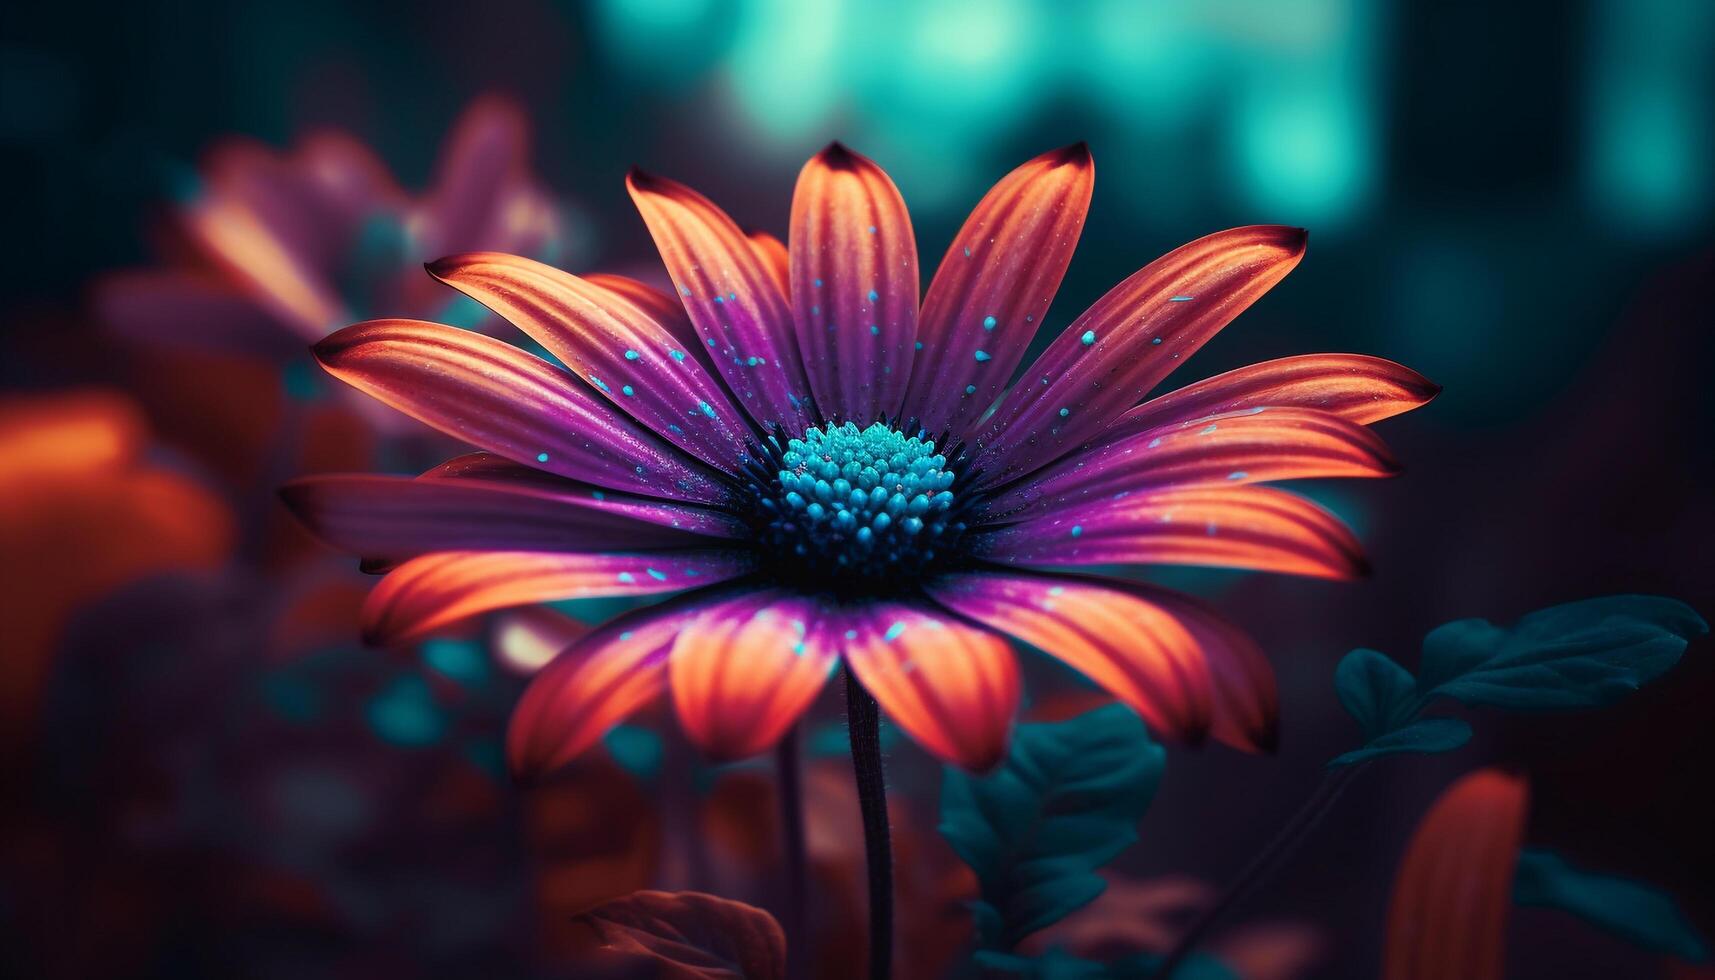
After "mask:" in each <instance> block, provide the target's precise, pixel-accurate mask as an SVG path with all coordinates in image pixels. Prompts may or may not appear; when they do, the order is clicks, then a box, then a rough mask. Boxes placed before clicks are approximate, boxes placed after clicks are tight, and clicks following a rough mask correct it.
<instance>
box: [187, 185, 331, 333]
mask: <svg viewBox="0 0 1715 980" xmlns="http://www.w3.org/2000/svg"><path fill="white" fill-rule="evenodd" d="M181 218H182V222H183V226H184V228H185V231H186V234H187V235H189V237H190V238H191V240H192V241H194V242H195V243H196V244H197V245H198V246H199V247H200V248H201V250H202V251H203V253H204V254H206V255H207V256H208V257H209V258H210V259H212V260H213V261H214V262H215V263H216V264H217V265H219V266H220V267H221V268H222V269H223V270H224V271H225V272H226V273H227V274H229V275H231V276H232V277H233V278H234V279H235V280H236V281H238V282H240V283H243V285H244V287H245V289H246V290H247V291H248V292H249V293H250V295H251V296H253V297H254V298H255V300H256V302H257V303H259V304H261V306H262V307H263V308H264V309H266V310H267V311H268V312H269V313H270V314H271V315H273V316H274V317H276V318H277V319H279V320H280V322H282V323H285V324H289V325H290V326H291V328H292V329H293V330H294V331H295V332H296V333H297V334H298V336H299V337H301V338H303V339H305V340H317V339H320V338H321V337H323V336H325V335H326V334H327V333H328V331H330V330H332V329H334V328H335V327H336V326H338V325H339V324H341V323H349V322H350V321H351V320H352V316H351V315H350V313H349V312H347V310H346V307H345V304H344V303H343V302H342V301H341V300H340V298H339V297H338V296H337V295H335V293H334V292H333V290H332V289H331V288H330V287H329V286H328V285H327V283H326V282H324V281H323V279H322V277H321V275H320V273H319V272H318V270H317V267H316V256H314V255H312V254H309V253H308V251H307V250H306V249H305V248H300V247H294V244H293V242H292V239H291V238H288V237H282V236H281V235H279V234H278V233H277V232H276V229H274V228H272V227H270V226H269V225H268V223H267V222H266V221H264V220H263V218H262V216H261V215H259V214H258V213H257V212H256V211H255V210H254V209H253V208H251V207H249V206H247V205H246V204H244V203H243V202H242V201H239V200H236V199H234V198H233V197H231V196H222V195H210V196H207V197H204V198H202V199H201V200H199V201H197V202H195V203H194V204H192V205H191V206H190V207H189V208H187V209H186V210H185V211H184V212H183V214H182V215H181Z"/></svg>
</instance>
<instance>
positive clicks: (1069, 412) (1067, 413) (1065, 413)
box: [1060, 408, 1072, 418]
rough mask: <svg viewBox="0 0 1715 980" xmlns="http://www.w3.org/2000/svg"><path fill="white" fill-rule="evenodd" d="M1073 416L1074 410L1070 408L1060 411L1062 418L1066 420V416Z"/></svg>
mask: <svg viewBox="0 0 1715 980" xmlns="http://www.w3.org/2000/svg"><path fill="white" fill-rule="evenodd" d="M1071 414H1072V410H1071V409H1069V408H1062V409H1061V410H1060V417H1061V418H1065V417H1066V416H1068V415H1071Z"/></svg>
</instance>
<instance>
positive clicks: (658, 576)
mask: <svg viewBox="0 0 1715 980" xmlns="http://www.w3.org/2000/svg"><path fill="white" fill-rule="evenodd" d="M644 571H646V572H648V573H649V577H650V578H652V579H654V580H655V581H657V582H665V581H667V573H666V572H661V571H656V570H655V569H653V568H645V569H644Z"/></svg>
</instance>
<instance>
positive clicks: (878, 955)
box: [845, 666, 893, 980]
mask: <svg viewBox="0 0 1715 980" xmlns="http://www.w3.org/2000/svg"><path fill="white" fill-rule="evenodd" d="M845 673H846V725H847V733H848V734H849V735H850V736H851V743H852V771H853V773H854V774H855V775H856V777H857V791H858V809H859V811H860V812H861V813H862V814H863V850H864V858H865V862H866V864H867V865H868V869H869V976H870V980H887V978H888V977H889V976H891V975H892V973H893V853H892V846H891V844H890V842H889V840H888V826H887V787H886V785H884V783H883V781H882V772H881V709H880V708H879V707H878V706H877V705H876V703H875V698H874V697H873V696H872V695H871V694H870V693H869V692H868V691H866V690H864V687H863V684H862V683H860V682H859V681H858V679H857V675H855V674H853V673H852V670H851V667H849V666H848V667H846V669H845Z"/></svg>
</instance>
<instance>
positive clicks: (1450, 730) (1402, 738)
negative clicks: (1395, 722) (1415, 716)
mask: <svg viewBox="0 0 1715 980" xmlns="http://www.w3.org/2000/svg"><path fill="white" fill-rule="evenodd" d="M1470 740H1471V726H1470V725H1467V724H1465V723H1464V722H1463V721H1460V720H1459V719H1457V718H1424V719H1422V720H1421V721H1414V722H1412V723H1411V724H1409V725H1407V726H1405V727H1404V728H1396V729H1394V730H1393V731H1391V732H1387V733H1386V734H1383V735H1378V736H1376V737H1375V738H1372V739H1370V740H1369V741H1368V742H1366V743H1365V744H1364V746H1363V748H1358V749H1353V750H1352V751H1350V752H1347V753H1345V754H1344V755H1339V756H1335V757H1334V759H1333V760H1332V761H1330V762H1329V763H1328V768H1330V769H1337V768H1339V767H1341V766H1351V765H1356V764H1357V763H1360V762H1364V761H1366V760H1369V759H1374V758H1376V757H1377V756H1383V755H1398V754H1400V753H1405V752H1410V753H1414V754H1417V755H1429V754H1432V753H1435V752H1451V751H1452V750H1454V749H1456V748H1458V747H1459V746H1461V745H1464V744H1465V743H1466V742H1469V741H1470Z"/></svg>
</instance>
